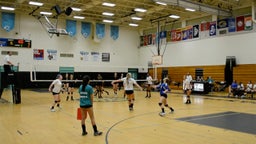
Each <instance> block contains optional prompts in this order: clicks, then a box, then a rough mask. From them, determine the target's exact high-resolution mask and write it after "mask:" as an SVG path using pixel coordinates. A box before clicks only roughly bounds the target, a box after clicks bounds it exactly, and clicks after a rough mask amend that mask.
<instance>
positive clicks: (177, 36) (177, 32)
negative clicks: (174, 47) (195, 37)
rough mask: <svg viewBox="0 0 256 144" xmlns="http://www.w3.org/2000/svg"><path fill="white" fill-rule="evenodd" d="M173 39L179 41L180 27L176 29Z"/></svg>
mask: <svg viewBox="0 0 256 144" xmlns="http://www.w3.org/2000/svg"><path fill="white" fill-rule="evenodd" d="M175 41H181V29H177V30H176V37H175Z"/></svg>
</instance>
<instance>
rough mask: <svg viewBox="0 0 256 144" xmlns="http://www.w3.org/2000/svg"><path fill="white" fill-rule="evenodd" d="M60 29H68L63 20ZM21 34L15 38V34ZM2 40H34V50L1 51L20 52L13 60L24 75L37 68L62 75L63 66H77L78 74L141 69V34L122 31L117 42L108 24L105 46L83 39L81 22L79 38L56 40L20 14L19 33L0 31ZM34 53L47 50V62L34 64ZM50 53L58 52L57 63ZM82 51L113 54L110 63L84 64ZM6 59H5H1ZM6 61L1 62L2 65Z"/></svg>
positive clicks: (130, 30)
mask: <svg viewBox="0 0 256 144" xmlns="http://www.w3.org/2000/svg"><path fill="white" fill-rule="evenodd" d="M59 26H60V27H62V28H65V20H60V25H59ZM16 32H17V33H18V34H15V33H16ZM0 37H2V38H24V39H30V40H32V48H30V49H29V48H10V47H1V48H0V50H1V51H3V50H4V51H7V50H10V51H18V56H12V57H11V58H12V61H13V63H14V64H17V63H18V62H19V63H20V71H30V70H31V67H32V66H33V67H34V66H36V68H37V71H58V68H59V66H74V67H75V71H102V72H115V71H116V72H119V71H120V72H125V71H127V68H128V67H131V68H136V67H140V65H139V64H138V61H139V60H138V56H139V55H138V45H139V33H138V32H137V31H136V30H133V29H128V28H123V27H120V28H119V38H118V39H117V40H115V41H114V40H113V39H112V38H111V37H110V25H107V24H106V35H105V38H104V39H103V40H101V42H99V43H97V42H95V41H93V39H92V37H89V38H84V37H83V36H82V35H81V23H80V22H79V21H78V22H77V34H76V36H75V37H70V36H60V37H57V36H53V37H52V38H50V37H49V36H48V35H47V32H46V31H45V30H44V29H43V27H42V26H41V25H40V23H39V21H38V20H37V19H35V18H34V17H32V16H27V15H18V14H16V23H15V29H14V30H12V31H11V32H9V33H8V32H6V31H4V30H3V29H2V28H1V30H0ZM33 49H44V54H45V58H44V60H33ZM47 49H54V50H58V58H57V60H56V61H50V60H48V59H47V57H46V55H47ZM80 51H87V52H92V51H94V52H100V53H102V52H107V53H110V62H92V61H88V62H85V61H81V60H80V56H81V55H80ZM60 53H72V54H74V57H73V58H60V57H59V54H60ZM1 57H2V58H3V55H1ZM2 64H3V61H2V60H1V65H2Z"/></svg>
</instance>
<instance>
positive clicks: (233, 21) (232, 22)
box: [228, 18, 236, 32]
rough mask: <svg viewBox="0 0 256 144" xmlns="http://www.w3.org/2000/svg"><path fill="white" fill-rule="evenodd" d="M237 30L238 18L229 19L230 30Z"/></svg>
mask: <svg viewBox="0 0 256 144" xmlns="http://www.w3.org/2000/svg"><path fill="white" fill-rule="evenodd" d="M235 31H236V19H235V18H229V19H228V32H235Z"/></svg>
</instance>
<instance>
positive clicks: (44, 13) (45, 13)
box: [40, 11, 52, 15]
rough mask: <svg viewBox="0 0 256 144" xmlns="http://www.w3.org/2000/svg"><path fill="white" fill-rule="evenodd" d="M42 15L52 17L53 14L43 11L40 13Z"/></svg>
mask: <svg viewBox="0 0 256 144" xmlns="http://www.w3.org/2000/svg"><path fill="white" fill-rule="evenodd" d="M40 14H41V15H52V13H51V12H43V11H42V12H40Z"/></svg>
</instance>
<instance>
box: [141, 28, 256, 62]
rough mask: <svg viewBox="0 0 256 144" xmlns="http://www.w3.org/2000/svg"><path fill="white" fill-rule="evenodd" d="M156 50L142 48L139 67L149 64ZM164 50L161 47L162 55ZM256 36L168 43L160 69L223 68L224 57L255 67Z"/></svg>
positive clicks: (243, 34) (229, 36)
mask: <svg viewBox="0 0 256 144" xmlns="http://www.w3.org/2000/svg"><path fill="white" fill-rule="evenodd" d="M156 49H157V48H156V46H151V47H141V48H140V49H139V53H140V63H141V64H142V65H147V62H148V61H150V60H152V56H153V54H152V52H151V51H153V52H154V54H157V52H156ZM163 50H164V46H162V47H161V54H162V53H163ZM255 53H256V33H255V32H249V33H242V34H236V35H228V36H221V37H215V38H208V39H200V40H193V41H185V42H176V43H168V44H167V47H166V52H165V54H164V56H163V65H161V66H164V67H165V66H197V65H225V61H226V56H235V57H236V61H237V64H255V63H256V56H255Z"/></svg>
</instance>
